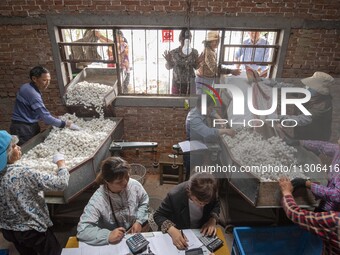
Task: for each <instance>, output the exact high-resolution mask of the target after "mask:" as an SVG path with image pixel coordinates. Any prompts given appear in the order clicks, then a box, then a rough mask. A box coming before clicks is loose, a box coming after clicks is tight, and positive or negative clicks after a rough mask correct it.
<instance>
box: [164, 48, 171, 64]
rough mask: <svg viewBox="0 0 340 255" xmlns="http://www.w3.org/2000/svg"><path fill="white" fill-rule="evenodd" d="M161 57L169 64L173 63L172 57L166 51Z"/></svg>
mask: <svg viewBox="0 0 340 255" xmlns="http://www.w3.org/2000/svg"><path fill="white" fill-rule="evenodd" d="M163 57H164V58H165V60H166V61H167V62H169V63H173V60H172V56H171V54H170V52H169V51H168V50H166V51H164V54H163Z"/></svg>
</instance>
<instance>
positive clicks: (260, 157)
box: [224, 129, 306, 181]
mask: <svg viewBox="0 0 340 255" xmlns="http://www.w3.org/2000/svg"><path fill="white" fill-rule="evenodd" d="M224 139H225V141H226V142H227V144H228V147H229V148H230V149H231V153H232V156H233V157H234V159H235V160H236V161H237V162H239V163H240V164H241V165H242V166H266V167H268V166H277V167H280V166H289V167H290V166H292V167H291V169H292V171H288V172H274V171H261V167H259V168H258V169H259V171H252V172H251V173H253V174H255V175H257V176H258V177H259V178H260V179H261V181H275V180H278V179H279V178H280V176H281V175H285V176H287V177H288V178H289V179H293V178H296V177H301V178H306V176H305V175H304V174H303V173H300V172H298V171H296V172H295V171H293V169H294V168H293V166H294V165H296V164H297V161H296V157H295V156H294V153H296V152H297V150H296V149H295V148H294V147H292V146H288V145H287V144H286V143H285V142H284V141H283V140H282V139H281V138H279V137H276V136H273V137H270V138H268V139H267V140H265V139H263V137H262V136H261V135H260V134H258V133H256V132H250V131H249V130H247V129H240V130H239V131H238V133H237V134H236V135H235V136H234V137H233V138H232V137H230V136H227V135H226V136H224Z"/></svg>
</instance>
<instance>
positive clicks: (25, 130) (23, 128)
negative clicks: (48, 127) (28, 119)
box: [9, 120, 40, 146]
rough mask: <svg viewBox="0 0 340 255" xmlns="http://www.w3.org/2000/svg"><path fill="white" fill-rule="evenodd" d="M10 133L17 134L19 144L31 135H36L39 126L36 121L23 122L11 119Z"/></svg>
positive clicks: (38, 131)
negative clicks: (31, 122)
mask: <svg viewBox="0 0 340 255" xmlns="http://www.w3.org/2000/svg"><path fill="white" fill-rule="evenodd" d="M9 130H10V133H11V135H17V136H18V138H19V142H18V145H19V146H21V145H22V144H24V143H26V142H27V141H28V140H29V139H31V138H32V137H33V136H36V135H37V134H39V133H40V126H39V124H38V122H37V123H33V124H30V123H24V122H20V121H14V120H12V123H11V126H10V129H9Z"/></svg>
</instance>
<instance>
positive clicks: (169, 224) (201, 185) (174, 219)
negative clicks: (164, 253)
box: [154, 173, 220, 250]
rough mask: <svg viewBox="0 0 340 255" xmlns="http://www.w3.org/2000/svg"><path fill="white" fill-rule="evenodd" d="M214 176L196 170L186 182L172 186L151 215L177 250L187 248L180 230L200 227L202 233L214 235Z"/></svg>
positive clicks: (215, 199) (215, 201) (216, 216)
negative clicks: (167, 234)
mask: <svg viewBox="0 0 340 255" xmlns="http://www.w3.org/2000/svg"><path fill="white" fill-rule="evenodd" d="M216 190H217V184H216V180H215V178H214V176H213V175H211V174H208V173H196V174H194V175H193V176H191V178H190V179H189V181H186V182H183V183H181V184H179V185H177V186H176V187H174V188H173V189H172V190H171V191H170V192H169V193H168V194H167V196H166V198H165V199H164V200H163V202H162V204H161V205H160V207H159V208H158V209H157V211H156V212H155V214H154V220H155V222H156V224H157V225H158V227H159V228H160V229H161V230H162V232H163V233H169V235H170V236H171V238H172V242H173V244H174V245H175V246H176V247H177V248H178V249H180V250H182V249H185V248H187V247H188V243H187V241H188V240H186V238H185V236H184V235H182V233H181V229H188V228H201V233H202V234H203V235H209V236H210V235H215V234H216V223H217V219H218V215H219V212H220V205H219V202H218V200H217V198H216Z"/></svg>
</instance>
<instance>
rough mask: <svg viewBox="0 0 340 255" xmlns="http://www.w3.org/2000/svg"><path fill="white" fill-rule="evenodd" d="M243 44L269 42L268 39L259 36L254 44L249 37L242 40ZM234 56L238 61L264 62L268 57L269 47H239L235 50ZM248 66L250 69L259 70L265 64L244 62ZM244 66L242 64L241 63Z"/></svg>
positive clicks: (262, 68)
mask: <svg viewBox="0 0 340 255" xmlns="http://www.w3.org/2000/svg"><path fill="white" fill-rule="evenodd" d="M243 44H244V45H267V44H269V43H268V41H267V40H266V39H264V38H260V39H259V40H258V41H257V43H256V44H254V43H253V42H252V41H251V39H250V38H249V39H246V40H244V41H243ZM254 50H255V54H254V58H253V51H254ZM235 58H236V59H238V60H239V61H253V62H266V61H268V59H269V49H268V48H256V49H254V48H242V47H241V48H239V49H238V50H237V51H236V52H235ZM246 65H247V66H250V67H251V68H252V69H254V70H257V69H258V68H261V71H264V70H265V69H266V68H267V66H262V65H255V64H252V65H250V64H246ZM242 68H244V65H242Z"/></svg>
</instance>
